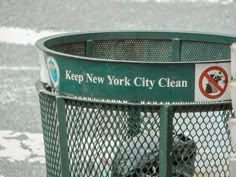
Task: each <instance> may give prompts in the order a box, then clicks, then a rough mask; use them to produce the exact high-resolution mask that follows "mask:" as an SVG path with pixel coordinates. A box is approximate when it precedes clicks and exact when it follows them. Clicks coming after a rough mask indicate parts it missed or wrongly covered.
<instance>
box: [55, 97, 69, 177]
mask: <svg viewBox="0 0 236 177" xmlns="http://www.w3.org/2000/svg"><path fill="white" fill-rule="evenodd" d="M56 109H57V116H58V122H59V143H60V153H61V174H62V176H63V177H70V173H69V158H68V145H67V128H66V113H65V100H64V98H62V97H60V96H57V97H56Z"/></svg>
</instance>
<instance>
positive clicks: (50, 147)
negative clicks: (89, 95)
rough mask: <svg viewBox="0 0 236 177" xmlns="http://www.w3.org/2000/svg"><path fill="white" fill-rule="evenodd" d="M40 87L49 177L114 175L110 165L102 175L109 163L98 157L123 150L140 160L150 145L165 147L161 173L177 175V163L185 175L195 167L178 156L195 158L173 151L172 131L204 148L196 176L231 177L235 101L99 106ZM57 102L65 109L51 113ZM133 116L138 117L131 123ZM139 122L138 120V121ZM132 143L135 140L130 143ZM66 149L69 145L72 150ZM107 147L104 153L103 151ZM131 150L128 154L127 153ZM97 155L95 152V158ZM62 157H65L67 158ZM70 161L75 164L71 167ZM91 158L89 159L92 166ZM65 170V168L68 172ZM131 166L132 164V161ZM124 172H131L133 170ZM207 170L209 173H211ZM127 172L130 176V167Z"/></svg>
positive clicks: (199, 151) (158, 159) (100, 103)
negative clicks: (231, 126)
mask: <svg viewBox="0 0 236 177" xmlns="http://www.w3.org/2000/svg"><path fill="white" fill-rule="evenodd" d="M36 86H37V89H38V90H39V91H40V104H41V108H42V109H41V114H42V120H43V121H42V123H43V130H44V139H45V140H47V141H45V148H46V152H47V153H46V164H47V177H61V176H60V174H61V173H62V172H61V170H62V169H64V173H65V174H66V175H67V174H68V173H70V176H73V177H80V176H89V177H90V176H96V175H94V174H95V172H97V174H101V173H102V172H101V171H103V172H104V174H108V173H112V172H111V171H110V170H109V169H110V167H109V168H108V166H106V165H105V166H104V165H102V166H101V170H98V169H97V166H99V165H101V164H103V163H101V161H100V160H97V161H95V160H94V159H96V157H98V155H97V154H96V152H99V151H100V152H101V153H105V154H106V155H105V156H108V157H113V156H114V154H116V153H117V151H112V150H115V149H119V148H123V149H124V155H127V156H130V155H132V154H131V153H132V152H133V153H134V155H135V153H136V152H137V150H139V148H140V146H141V147H142V148H144V147H145V148H146V147H148V144H149V146H150V145H151V144H153V143H154V142H155V143H154V145H155V146H156V147H157V148H158V147H160V150H159V151H156V152H159V153H157V155H158V154H159V155H158V156H155V157H156V162H157V163H158V164H159V168H158V169H159V171H158V172H160V173H161V174H164V175H165V174H166V175H167V176H168V175H169V176H171V168H172V170H173V168H174V167H173V166H172V162H173V160H175V165H177V166H178V164H181V165H183V169H182V170H179V171H182V172H183V174H184V173H185V172H186V170H187V169H185V168H186V167H185V164H186V163H189V162H188V160H187V161H186V162H182V161H181V160H179V161H178V159H174V157H175V158H176V156H177V157H179V156H181V155H184V156H185V158H187V157H188V156H189V157H191V156H192V155H193V154H191V153H189V154H181V153H182V151H183V150H184V149H183V147H182V148H179V149H178V147H177V148H176V147H175V151H172V148H171V147H173V146H174V145H175V144H174V143H173V139H174V138H175V137H174V134H173V135H172V132H175V134H183V133H187V134H189V135H188V138H189V139H192V140H194V142H195V143H196V145H197V148H198V149H197V151H196V152H197V156H196V159H195V161H194V162H195V163H194V164H195V165H194V170H195V171H193V173H194V175H195V176H199V177H200V176H202V175H210V174H214V175H217V174H218V173H220V174H221V175H222V176H228V175H229V171H228V163H227V156H228V155H229V154H230V153H231V152H232V146H231V145H230V138H229V135H228V129H227V126H226V124H225V122H226V120H227V119H228V117H230V116H232V114H233V112H232V107H231V102H229V101H228V102H218V103H217V102H216V103H207V102H206V103H201V104H199V103H191V104H187V103H185V104H180V103H178V104H177V103H176V104H171V105H159V104H153V103H152V104H141V103H138V102H137V103H128V102H126V103H124V102H123V103H121V102H110V101H109V100H108V101H98V100H87V99H83V98H75V97H71V96H62V95H61V96H58V95H57V94H56V93H52V92H50V91H48V90H46V89H45V88H44V87H43V85H42V83H40V82H38V83H37V84H36ZM53 98H54V100H55V99H56V98H57V99H58V100H59V101H57V104H58V103H59V105H57V106H56V107H57V109H51V110H49V109H50V107H49V106H52V107H53V104H54V103H55V102H51V101H50V100H52V101H53ZM60 102H61V103H60ZM63 105H64V106H63ZM46 107H48V110H47V109H45V108H46ZM61 111H62V113H61ZM131 112H132V113H133V114H131ZM45 115H46V116H47V118H46V117H45ZM55 115H58V116H61V120H60V122H62V123H60V122H59V124H58V123H48V122H50V121H51V119H52V118H53V119H55V120H57V119H59V117H58V118H57V116H55ZM63 116H64V118H63ZM132 116H133V117H134V118H133V119H130V118H132ZM135 117H138V119H137V118H135ZM46 119H48V120H46ZM55 120H53V122H55ZM137 120H138V121H137ZM65 121H66V127H65ZM138 124H140V126H139V125H138ZM57 126H59V129H60V131H55V130H56V129H57V128H58V127H57ZM49 130H53V131H49ZM137 130H138V132H137ZM130 132H132V134H130ZM133 132H134V133H133ZM59 133H60V134H61V135H59ZM140 136H141V138H142V137H143V138H145V139H146V140H145V139H143V140H142V139H140V138H139V139H140V140H139V141H137V137H140ZM59 137H60V143H59V146H60V147H62V149H61V148H59V153H58V148H56V147H57V146H58V143H57V139H59ZM118 137H119V138H118ZM93 138H95V139H93ZM150 138H151V141H150ZM155 138H158V139H159V140H160V144H158V143H157V142H156V140H155ZM63 139H64V140H63ZM148 139H149V140H148ZM130 140H132V141H131V142H130ZM141 140H142V141H141ZM123 142H130V143H132V144H133V143H134V144H136V143H138V144H137V145H136V146H134V145H130V144H129V145H128V146H127V145H126V143H123ZM171 142H172V143H171ZM140 143H141V145H140ZM66 145H67V146H68V147H67V148H66ZM95 147H96V148H95ZM101 148H104V149H103V150H102V149H101ZM130 148H131V151H130ZM105 149H106V150H107V151H105ZM132 149H133V151H132ZM125 150H127V153H126V151H125ZM209 150H210V151H209ZM61 151H63V152H61ZM139 151H140V152H143V151H141V150H139ZM91 152H94V154H93V153H91ZM215 152H218V153H217V154H216V153H215ZM222 154H223V156H222ZM173 155H174V156H173ZM186 155H187V156H186ZM216 155H217V157H216ZM61 156H64V158H62V157H61ZM68 157H69V164H68V167H66V163H67V160H68V159H67V158H68ZM85 157H87V158H86V159H87V160H86V161H85V159H84V158H85ZM134 157H135V156H134ZM58 159H59V163H58ZM187 159H188V158H187ZM101 160H102V159H101ZM114 160H115V159H114ZM127 160H129V159H127ZM127 160H126V161H127ZM60 161H62V162H63V163H64V164H62V163H61V162H60ZM65 162H66V163H65ZM219 162H224V163H219ZM91 164H92V166H93V167H94V168H95V169H93V168H88V167H89V166H90V167H91ZM63 165H64V167H62V166H63ZM117 165H118V166H119V165H122V164H120V163H118V164H117V162H116V163H115V162H114V164H113V165H112V166H111V167H113V166H117ZM126 165H128V162H127V164H126ZM181 165H180V166H179V167H178V168H180V167H181ZM190 165H191V164H190ZM103 166H104V167H103ZM58 167H59V168H58ZM102 167H103V168H102ZM124 167H127V168H131V166H130V165H129V166H124ZM124 167H122V168H124ZM152 168H153V166H150V168H149V169H152ZM205 168H207V169H209V170H208V171H206V170H205ZM58 169H59V172H58ZM66 169H67V170H68V171H66ZM90 171H93V173H91V174H90V173H89V172H90ZM123 171H125V168H124V169H123ZM105 172H106V173H105ZM105 176H107V175H105ZM160 176H161V175H160Z"/></svg>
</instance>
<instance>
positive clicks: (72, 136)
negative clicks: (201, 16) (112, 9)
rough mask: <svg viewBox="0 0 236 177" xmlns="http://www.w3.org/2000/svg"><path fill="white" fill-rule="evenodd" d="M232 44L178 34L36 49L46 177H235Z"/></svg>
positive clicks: (54, 42) (105, 36)
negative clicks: (231, 130)
mask: <svg viewBox="0 0 236 177" xmlns="http://www.w3.org/2000/svg"><path fill="white" fill-rule="evenodd" d="M235 41H236V37H232V36H222V35H213V34H194V33H176V32H104V33H85V34H81V33H74V34H66V35H58V36H52V37H48V38H44V39H41V40H39V41H37V43H36V46H37V47H38V48H39V49H40V61H41V73H40V81H38V82H37V83H36V88H37V90H38V91H39V100H40V110H41V118H42V126H43V136H44V143H45V153H46V168H47V177H150V176H151V177H154V176H155V177H156V176H160V177H172V176H181V177H183V176H184V177H185V176H186V177H187V176H198V177H200V176H201V177H202V176H215V177H216V176H229V170H228V161H227V157H228V155H229V154H230V153H231V152H232V147H231V144H230V138H229V133H228V127H227V121H228V118H229V117H231V116H232V107H231V101H230V95H229V90H228V82H229V80H230V79H231V75H230V45H231V44H232V43H233V42H235Z"/></svg>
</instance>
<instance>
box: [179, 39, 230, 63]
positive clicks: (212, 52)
mask: <svg viewBox="0 0 236 177" xmlns="http://www.w3.org/2000/svg"><path fill="white" fill-rule="evenodd" d="M180 55H181V61H209V60H225V59H230V48H229V45H226V44H220V43H209V42H197V41H182V42H181V54H180Z"/></svg>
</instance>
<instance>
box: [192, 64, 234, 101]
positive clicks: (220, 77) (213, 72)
mask: <svg viewBox="0 0 236 177" xmlns="http://www.w3.org/2000/svg"><path fill="white" fill-rule="evenodd" d="M229 71H230V65H229V64H228V63H220V64H217V65H213V66H212V65H211V66H209V65H205V64H202V65H201V64H199V65H198V66H197V65H196V74H195V76H196V77H195V78H196V81H195V82H196V85H195V101H219V100H222V101H223V100H227V99H230V96H229V93H228V92H229V91H228V81H229V74H228V73H227V72H229Z"/></svg>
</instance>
